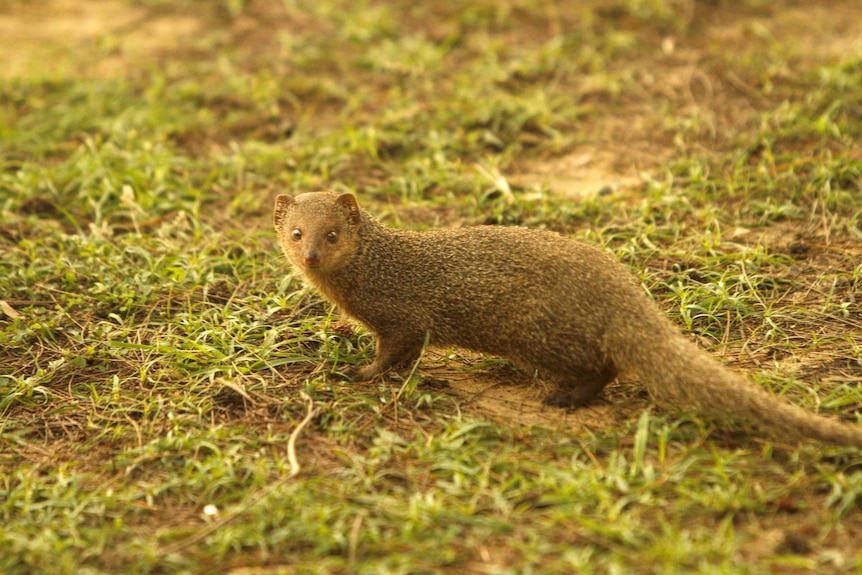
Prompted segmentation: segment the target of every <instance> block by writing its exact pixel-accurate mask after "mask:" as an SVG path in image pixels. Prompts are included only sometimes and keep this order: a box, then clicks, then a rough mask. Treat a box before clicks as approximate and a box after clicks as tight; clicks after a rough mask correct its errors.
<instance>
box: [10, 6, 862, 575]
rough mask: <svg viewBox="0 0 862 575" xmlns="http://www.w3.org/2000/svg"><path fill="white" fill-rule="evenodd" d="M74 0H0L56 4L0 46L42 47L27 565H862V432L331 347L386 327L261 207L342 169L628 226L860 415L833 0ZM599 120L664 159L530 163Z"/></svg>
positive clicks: (27, 428)
mask: <svg viewBox="0 0 862 575" xmlns="http://www.w3.org/2000/svg"><path fill="white" fill-rule="evenodd" d="M78 5H79V3H75V6H78ZM106 5H107V4H106ZM80 6H81V8H80V12H78V11H76V10H77V9H70V5H69V4H68V3H67V2H64V1H62V0H52V1H51V2H48V3H46V5H45V7H44V8H40V11H39V13H38V14H36V12H35V11H34V10H35V9H30V8H28V4H27V3H25V2H17V1H13V2H7V3H6V5H4V8H2V9H0V13H3V12H8V14H6V15H3V18H11V19H12V21H13V22H14V23H15V24H16V25H15V26H14V28H15V29H16V30H32V31H33V32H32V34H34V36H33V38H35V39H36V40H33V41H32V42H29V43H28V42H24V43H19V44H16V46H18V48H16V50H14V51H12V50H11V49H10V48H4V49H2V50H3V52H2V53H0V56H2V57H4V58H5V59H6V60H7V61H8V62H11V63H12V64H15V63H18V64H20V63H22V62H23V63H24V64H26V63H28V62H29V63H30V65H29V67H28V66H26V65H23V64H22V65H12V64H10V67H9V68H8V70H16V71H15V72H2V74H3V75H2V76H0V79H2V83H0V300H2V301H4V302H6V304H7V306H5V307H3V308H2V309H0V414H2V417H0V572H3V573H8V574H10V575H11V574H18V573H21V574H23V573H39V572H45V573H115V572H130V573H169V572H170V573H172V572H184V573H212V572H225V573H228V572H231V571H232V570H236V571H235V572H255V573H282V572H285V573H286V572H298V573H572V572H577V573H633V572H636V573H822V572H830V573H862V554H860V551H859V543H858V542H859V541H860V538H862V511H860V503H862V457H860V454H859V453H858V452H857V451H856V450H853V449H840V448H833V447H828V446H821V445H816V444H807V445H802V446H797V445H793V444H784V443H781V442H771V441H768V440H766V439H763V438H761V437H758V436H757V435H753V434H751V433H749V431H748V429H747V428H746V427H745V424H744V422H729V421H715V420H712V419H708V418H705V417H704V416H702V415H701V414H697V413H688V412H679V411H674V410H672V409H669V408H667V407H658V406H655V405H653V404H652V402H651V401H650V400H649V398H647V396H646V395H645V394H644V393H643V392H642V389H641V387H640V386H639V385H638V384H637V383H636V382H629V381H626V382H621V383H619V384H617V385H616V386H614V387H613V388H612V389H611V390H609V392H608V402H609V404H608V405H605V406H601V407H597V408H595V409H592V408H589V409H585V410H581V411H580V412H576V413H574V414H569V415H565V414H562V413H561V412H559V411H558V410H555V409H548V410H547V412H546V415H547V418H546V423H545V424H541V425H537V424H535V422H534V421H532V420H528V419H526V418H525V419H524V420H521V419H519V418H518V417H514V418H510V417H508V416H507V415H505V413H504V412H500V414H499V415H497V416H495V415H494V413H493V412H489V411H488V409H489V408H488V405H491V406H493V405H494V402H495V401H503V400H501V399H499V398H498V397H497V396H496V394H495V392H496V389H497V388H495V389H492V390H491V391H489V392H488V393H487V394H486V396H487V397H486V399H487V401H488V402H490V403H486V404H485V407H484V410H483V409H479V408H477V407H476V402H475V401H474V400H473V399H474V398H471V397H467V396H465V395H464V394H463V393H460V392H458V391H457V389H456V387H457V386H454V385H451V384H452V382H451V381H449V379H451V380H453V381H456V380H459V379H460V378H464V377H467V378H470V377H481V378H483V379H482V381H483V382H485V381H492V382H495V383H496V384H497V385H498V386H502V387H501V389H503V388H507V387H511V386H512V385H514V383H516V382H519V381H523V380H524V378H523V377H519V376H517V374H515V372H514V371H513V370H511V369H506V368H505V367H504V366H502V365H500V362H497V361H494V360H488V361H485V362H479V363H477V362H476V361H474V359H473V358H464V357H463V356H461V355H460V353H459V352H458V351H457V350H443V351H444V354H443V355H441V354H440V353H439V351H434V352H431V351H429V352H428V353H427V354H426V356H425V358H424V360H423V362H422V363H421V364H420V365H419V367H418V368H417V370H416V371H415V372H414V373H413V374H411V375H409V376H407V375H406V374H405V376H404V377H397V376H393V377H389V378H388V379H387V380H385V381H378V382H375V383H371V384H362V385H347V384H345V383H343V382H340V381H339V380H337V379H335V378H332V377H329V376H328V373H329V372H331V371H332V370H333V369H335V368H336V367H337V366H338V365H340V364H342V363H363V362H366V361H368V360H369V358H370V357H371V355H372V353H373V338H372V337H371V335H370V334H369V333H367V332H365V331H363V330H362V329H353V328H351V327H349V326H346V325H345V324H344V323H342V320H341V318H340V316H339V315H338V314H337V312H335V311H333V310H332V309H331V308H330V306H329V305H328V304H326V303H325V302H323V300H321V299H320V297H319V296H317V295H316V294H315V293H314V292H313V291H311V290H309V289H307V288H305V287H304V286H303V285H302V283H301V282H300V281H299V280H298V277H297V276H296V275H295V274H294V272H293V271H292V270H291V269H290V268H289V266H288V265H287V263H286V262H285V261H284V259H283V257H282V256H281V254H280V253H279V252H278V249H277V246H276V245H275V242H274V238H273V232H272V229H271V221H270V220H271V206H272V201H273V199H274V196H275V195H276V194H277V193H297V192H300V191H303V190H309V189H313V188H317V187H321V186H328V187H333V188H336V189H345V190H352V191H355V192H356V193H357V194H358V195H359V197H360V201H361V202H362V203H363V204H364V205H365V206H366V207H368V208H369V209H370V210H372V211H373V212H374V213H376V214H378V215H379V216H381V217H383V218H384V219H386V221H387V223H388V224H389V225H397V226H403V227H411V228H416V229H422V228H428V227H436V226H445V225H456V224H462V223H466V224H481V223H499V224H506V225H513V224H517V225H530V226H534V227H544V228H550V229H554V230H557V231H559V232H561V233H565V234H567V235H570V236H572V237H575V238H579V239H582V240H585V241H589V242H591V243H595V244H600V245H602V246H604V247H605V248H606V249H608V250H609V251H611V252H612V253H614V254H615V255H616V256H617V257H618V258H619V259H620V260H621V261H622V262H623V263H624V264H625V265H626V266H628V267H629V268H630V269H631V271H632V273H633V274H635V275H636V276H637V277H639V279H640V280H641V281H642V282H643V283H644V285H645V287H646V288H647V289H648V290H649V291H650V292H651V293H652V295H653V297H654V298H655V299H656V300H657V301H658V302H659V304H660V305H661V306H662V307H663V309H664V310H665V311H666V312H667V313H668V314H669V315H670V316H671V317H672V318H673V319H674V321H675V322H676V323H677V324H678V325H679V326H680V329H682V330H684V331H686V332H687V333H690V334H692V336H693V337H695V338H696V339H697V341H698V343H699V344H700V345H703V346H705V347H707V348H709V349H710V350H711V351H712V352H713V353H714V354H715V355H716V356H717V357H719V358H720V359H721V360H722V361H725V362H727V363H728V364H730V365H731V366H732V367H734V368H736V369H740V370H743V371H746V372H749V373H751V375H752V379H753V382H754V383H755V384H757V385H761V386H763V387H765V388H767V389H769V390H770V391H771V392H773V393H775V394H776V395H781V396H783V397H784V398H785V399H786V400H787V401H791V402H793V403H796V404H798V405H801V406H804V407H805V408H807V409H810V410H813V411H818V412H820V413H823V414H829V415H834V416H838V417H841V418H843V419H845V420H846V421H848V422H851V423H856V424H862V418H860V416H859V415H858V413H859V409H860V406H862V323H860V322H862V320H860V318H862V264H860V262H862V223H860V218H862V188H861V187H860V182H862V153H860V149H859V146H858V143H857V141H858V136H859V134H860V132H862V118H860V116H859V113H858V110H859V106H860V104H862V61H860V59H859V57H858V55H856V54H855V52H853V51H852V50H845V51H842V50H840V49H838V48H840V45H838V44H836V42H839V41H840V40H841V39H842V38H843V39H844V40H845V41H846V42H848V44H849V43H850V42H851V40H852V38H850V37H849V36H848V33H847V31H846V27H842V26H841V25H840V23H839V24H831V25H830V26H831V28H829V29H828V30H827V29H826V28H825V27H826V24H825V22H826V20H823V21H822V22H821V21H820V20H818V19H822V18H825V17H826V16H827V14H825V12H824V11H816V10H815V11H814V12H813V13H812V14H810V15H807V16H806V17H804V18H803V17H800V16H799V14H798V12H795V11H794V7H793V6H794V5H793V3H789V2H787V3H785V2H776V3H772V4H769V5H766V4H763V3H762V2H754V1H752V2H747V3H742V4H741V5H740V6H738V7H734V9H733V11H732V12H733V13H731V11H730V9H729V8H728V7H723V6H720V5H717V6H714V7H713V6H711V5H710V4H709V3H686V2H676V1H671V0H666V1H637V2H635V1H626V2H617V3H611V4H609V3H606V2H595V3H594V2H585V3H578V5H577V7H574V6H569V5H567V4H565V3H557V4H549V5H547V6H542V5H538V6H537V5H536V3H534V2H526V1H514V2H507V3H503V2H496V1H490V0H477V1H472V2H459V3H444V2H436V3H434V2H430V3H421V4H416V3H409V2H388V3H375V2H360V3H352V2H342V1H340V0H320V1H318V2H313V3H312V2H304V1H298V2H287V1H285V2H278V1H275V0H266V1H261V2H241V1H239V2H237V1H226V2H201V1H192V0H188V1H186V2H182V3H168V2H162V1H157V0H139V1H131V0H128V1H127V0H112V2H111V3H109V6H110V7H111V9H110V10H107V11H106V12H104V14H107V15H110V14H126V15H131V16H128V18H130V20H129V21H133V22H134V23H135V25H133V26H130V25H125V26H122V25H118V24H117V23H116V22H114V21H109V16H103V17H104V18H105V21H104V22H102V23H101V27H99V26H95V27H94V28H92V27H90V28H88V27H85V26H83V24H81V22H83V20H80V19H85V18H88V17H89V18H92V17H93V14H100V13H101V8H99V9H91V8H93V7H96V8H98V6H97V5H96V4H95V3H86V2H85V3H80ZM88 7H89V8H88ZM692 7H693V10H694V12H691V9H692ZM852 7H854V5H853V3H852V2H850V1H848V2H839V3H837V5H836V6H835V7H834V9H833V10H831V11H830V12H829V14H828V16H829V21H830V22H833V21H836V22H841V21H848V22H849V21H852V18H850V17H849V16H848V17H847V18H843V15H844V13H845V12H847V13H848V14H849V13H850V12H851V8H852ZM88 15H89V16H88ZM835 18H837V20H835ZM812 19H815V20H816V22H814V23H817V24H822V25H823V26H824V31H823V32H822V33H820V34H821V35H819V36H818V32H812V29H814V30H819V29H820V28H819V27H818V26H814V27H813V28H812V21H811V20H812ZM34 22H39V26H35V27H34V25H33V23H34ZM63 22H66V23H68V22H71V23H72V26H71V27H68V26H66V27H64V26H63ZM88 22H90V24H92V22H93V21H92V20H88ZM188 22H192V23H196V25H197V26H198V27H197V28H195V30H196V32H195V33H193V34H188V33H185V32H183V33H174V32H172V28H171V26H172V25H176V26H177V29H178V30H180V29H182V30H185V28H181V27H182V26H185V25H186V23H188ZM55 23H56V24H55ZM54 25H56V26H58V28H57V30H62V31H65V32H64V33H63V34H54V35H49V36H50V37H49V38H48V39H46V37H45V36H37V35H36V34H37V33H38V31H39V29H40V27H41V26H45V27H46V30H52V28H51V26H54ZM28 26H29V28H28ZM88 30H95V31H91V32H88ZM22 33H23V32H18V34H22ZM28 33H29V32H28ZM842 33H844V36H842ZM827 34H829V35H830V36H829V38H828V40H829V42H827V41H826V40H827V38H826V35H827ZM728 37H730V38H731V40H732V41H730V42H729V41H728V40H727V38H728ZM16 38H18V39H19V40H20V38H19V37H18V36H16ZM668 39H672V42H671V43H670V44H669V43H668V42H669V40H668ZM812 40H815V41H814V42H812ZM172 42H175V44H172ZM811 45H815V46H825V47H823V49H819V50H811V49H810V46H811ZM22 46H23V48H22ZM34 46H38V48H39V50H46V51H48V52H47V53H50V54H52V55H53V56H52V58H50V59H47V60H44V61H43V63H42V64H41V65H38V66H35V65H33V62H34V61H39V58H38V57H37V56H35V55H33V54H30V53H29V52H27V50H28V49H33V50H35V48H34ZM168 46H172V47H171V48H168ZM669 46H671V47H673V49H672V50H671V49H670V48H669ZM28 47H29V48H28ZM829 47H832V49H828V48H829ZM40 53H41V52H40ZM34 54H35V52H34ZM692 54H697V56H698V57H697V58H696V59H692V58H691V55H692ZM692 62H695V64H694V65H693V64H692ZM693 66H694V67H693ZM22 70H23V71H22ZM585 150H587V151H592V150H603V151H604V152H605V153H606V154H607V155H608V156H609V157H611V158H612V160H611V161H610V165H607V166H604V165H603V166H600V167H601V168H602V169H603V170H604V171H605V172H606V176H604V177H606V179H607V180H608V182H610V181H612V180H613V179H615V177H616V174H617V173H623V172H627V173H629V174H630V173H632V172H638V173H639V174H640V175H641V178H642V182H643V183H642V184H641V185H638V186H629V187H624V188H623V189H622V190H621V191H615V192H612V193H611V194H610V195H601V194H600V195H596V196H593V197H587V198H571V197H566V196H564V195H562V194H560V193H559V191H558V190H557V189H556V187H555V184H554V183H553V177H552V178H551V180H550V183H549V182H544V183H543V182H542V181H539V180H537V179H535V178H533V179H532V180H529V179H525V178H524V177H523V176H525V175H526V174H531V173H535V171H536V169H537V168H540V167H543V166H548V165H551V166H558V165H562V164H560V163H559V160H561V159H565V158H567V157H569V156H572V155H576V156H581V155H583V154H584V153H585ZM595 162H598V163H600V162H599V161H598V160H595ZM570 169H571V168H570ZM573 171H574V172H578V169H577V168H575V169H573ZM609 189H611V188H609ZM513 200H514V201H513ZM452 354H454V355H452ZM441 369H442V370H443V371H442V373H444V376H443V378H442V379H441V376H440V375H439V374H440V373H441V371H440V370H441ZM432 372H433V375H432ZM447 378H448V379H447ZM536 385H538V384H536ZM518 389H520V388H518ZM532 391H535V389H534V387H525V388H524V392H523V393H524V395H523V398H525V399H526V398H529V397H533V396H532V395H529V393H532ZM306 394H307V395H306ZM305 397H309V398H311V402H312V403H311V405H309V403H308V402H307V401H306V399H305ZM602 409H604V411H602ZM596 410H599V411H596ZM492 411H493V410H492ZM595 413H599V414H612V415H610V416H609V417H607V418H606V419H607V420H605V421H599V420H597V418H596V417H595V416H594V414H595ZM306 418H308V421H307V422H306V423H303V422H304V421H305V420H306ZM294 442H295V444H294ZM293 457H295V458H296V461H292V458H293ZM297 466H298V467H297ZM212 506H214V507H212ZM212 510H215V512H214V513H209V514H208V513H207V512H206V511H212ZM242 569H249V570H252V571H242Z"/></svg>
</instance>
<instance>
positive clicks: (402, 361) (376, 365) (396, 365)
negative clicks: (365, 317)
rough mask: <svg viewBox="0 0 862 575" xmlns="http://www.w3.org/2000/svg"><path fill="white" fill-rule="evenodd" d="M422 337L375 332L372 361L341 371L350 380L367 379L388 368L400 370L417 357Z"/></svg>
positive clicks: (422, 341)
mask: <svg viewBox="0 0 862 575" xmlns="http://www.w3.org/2000/svg"><path fill="white" fill-rule="evenodd" d="M423 344H424V339H421V338H420V339H414V338H410V337H405V336H403V335H401V336H388V337H387V336H383V335H381V334H379V333H378V334H377V348H376V352H375V355H374V361H372V362H371V363H369V364H368V365H366V366H364V367H352V368H350V369H347V370H344V371H343V372H342V373H343V374H344V375H345V376H346V377H348V378H349V379H351V380H352V381H368V380H370V379H374V378H375V377H377V376H379V375H382V374H384V373H386V372H387V371H389V370H390V369H395V370H400V369H404V368H406V367H408V366H409V365H410V364H411V363H413V362H414V361H416V360H417V359H419V355H420V354H421V353H422V345H423Z"/></svg>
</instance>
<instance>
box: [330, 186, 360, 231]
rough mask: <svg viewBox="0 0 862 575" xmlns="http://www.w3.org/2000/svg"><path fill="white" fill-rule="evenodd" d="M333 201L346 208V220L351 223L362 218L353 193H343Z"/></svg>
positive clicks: (356, 222)
mask: <svg viewBox="0 0 862 575" xmlns="http://www.w3.org/2000/svg"><path fill="white" fill-rule="evenodd" d="M335 203H336V204H339V205H341V206H342V207H344V208H346V209H347V213H348V214H349V215H348V220H349V221H350V223H351V224H353V225H356V224H358V223H359V221H360V220H361V219H362V214H360V212H359V204H357V203H356V197H355V196H354V195H353V194H348V193H343V194H341V195H340V196H338V197H337V198H335Z"/></svg>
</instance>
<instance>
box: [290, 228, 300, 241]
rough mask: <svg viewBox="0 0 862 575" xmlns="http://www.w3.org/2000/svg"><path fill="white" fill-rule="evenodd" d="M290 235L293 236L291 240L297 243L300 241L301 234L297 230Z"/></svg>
mask: <svg viewBox="0 0 862 575" xmlns="http://www.w3.org/2000/svg"><path fill="white" fill-rule="evenodd" d="M291 235H292V236H293V239H294V240H296V241H297V242H298V241H299V240H301V239H302V232H301V231H299V230H293V233H292V234H291Z"/></svg>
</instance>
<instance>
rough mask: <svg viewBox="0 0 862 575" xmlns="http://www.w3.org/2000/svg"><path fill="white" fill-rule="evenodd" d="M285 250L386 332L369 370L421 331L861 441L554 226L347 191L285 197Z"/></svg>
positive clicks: (773, 425)
mask: <svg viewBox="0 0 862 575" xmlns="http://www.w3.org/2000/svg"><path fill="white" fill-rule="evenodd" d="M274 219H275V228H276V231H277V234H278V239H279V242H280V244H281V247H282V249H283V250H284V253H285V255H286V256H287V258H288V260H290V262H291V263H292V264H293V265H294V266H295V267H296V268H297V269H298V270H299V271H300V272H301V273H302V275H303V276H304V277H305V279H306V280H307V281H308V282H309V283H310V284H311V285H313V286H314V287H316V288H317V289H319V290H320V291H321V292H322V293H323V295H324V296H325V297H326V298H327V299H329V300H330V301H332V302H333V303H335V304H336V305H337V306H338V307H339V308H340V309H341V310H342V311H343V312H344V313H346V314H347V315H349V316H352V317H353V318H355V319H357V320H359V321H360V322H362V323H363V324H365V325H366V326H367V327H369V328H370V329H371V330H373V331H374V332H375V334H376V335H377V353H376V357H375V359H374V361H373V362H372V363H371V364H369V365H368V366H365V367H362V368H358V369H357V368H354V369H352V370H350V371H348V372H347V373H346V375H347V376H348V377H351V378H352V379H354V380H359V381H364V380H368V379H371V378H374V377H375V376H377V375H380V374H382V373H384V372H385V371H387V370H389V369H393V368H396V369H397V368H403V367H406V366H407V365H409V364H410V363H411V362H413V361H415V360H417V359H418V357H419V356H420V353H421V351H422V347H423V345H424V344H425V342H426V341H428V342H429V343H431V344H454V345H457V346H461V347H464V348H467V349H471V350H474V351H478V352H482V353H488V354H493V355H498V356H502V357H505V358H508V359H510V360H512V361H513V362H514V363H515V364H516V365H519V366H522V367H526V368H529V369H532V370H538V371H539V372H540V373H541V374H542V375H543V376H546V377H548V378H549V379H551V380H552V381H555V382H556V383H557V384H559V391H557V392H556V393H554V394H552V395H551V396H550V397H549V398H548V399H547V400H546V401H547V402H548V403H551V404H555V405H562V404H567V405H577V404H582V403H584V402H586V401H588V400H589V399H591V398H592V397H593V396H595V395H596V394H597V393H598V392H599V391H600V390H601V389H602V388H603V387H604V386H605V385H607V384H608V383H610V382H611V381H612V380H613V379H614V378H615V377H617V375H621V374H635V375H637V376H638V378H639V379H640V380H641V381H642V382H643V383H644V384H645V385H646V386H647V387H648V389H649V390H650V392H651V393H652V394H653V395H654V396H655V397H657V398H658V399H660V400H661V399H669V400H671V401H676V402H681V403H683V404H685V405H689V406H692V407H695V408H699V409H703V410H706V411H708V412H712V413H716V412H718V413H723V414H725V415H731V416H738V417H742V418H744V419H745V420H747V421H748V422H750V423H753V424H755V425H756V426H758V427H759V428H761V429H763V430H764V431H766V432H767V433H769V434H771V435H773V436H774V437H776V438H780V439H792V440H800V439H803V438H813V439H818V440H821V441H824V442H829V443H835V444H840V445H850V446H856V447H862V430H860V429H858V428H855V427H854V426H852V425H849V424H845V423H840V422H837V421H834V420H832V419H827V418H825V417H821V416H818V415H814V414H812V413H809V412H807V411H805V410H804V409H801V408H799V407H796V406H793V405H790V404H788V403H786V402H783V401H781V400H778V399H776V398H775V397H773V396H771V395H769V394H768V393H767V392H765V391H763V390H761V389H760V388H758V387H756V386H754V385H753V384H751V383H750V382H748V381H747V380H746V379H745V378H744V377H743V376H741V375H738V374H736V373H734V372H733V371H731V370H729V369H728V368H726V367H724V366H722V365H721V364H720V363H719V362H718V361H716V360H715V359H713V358H712V357H710V356H709V354H707V353H706V352H705V351H702V350H700V349H699V348H698V347H697V346H695V345H694V344H693V343H691V342H689V341H688V340H687V339H686V338H685V336H683V334H682V333H681V332H680V331H679V330H678V329H677V328H676V327H675V326H674V325H673V324H672V323H671V322H670V320H668V319H667V318H666V317H665V316H664V314H663V313H662V312H661V310H660V309H659V308H658V306H657V305H656V304H655V302H654V301H653V300H652V299H651V298H650V297H649V296H648V295H647V294H646V292H645V291H644V290H643V289H642V288H641V286H640V285H639V284H638V283H637V282H636V281H635V280H634V278H633V277H632V275H631V274H630V273H628V272H627V271H626V270H625V268H624V267H623V266H622V265H621V264H620V263H619V262H617V261H616V260H615V259H613V258H612V257H611V256H610V255H608V254H606V253H605V252H603V251H601V250H600V249H598V248H596V247H593V246H590V245H588V244H585V243H581V242H577V241H574V240H571V239H568V238H565V237H563V236H561V235H559V234H557V233H554V232H550V231H542V230H534V229H527V228H518V227H506V226H477V227H469V228H463V229H445V230H429V231H424V232H416V231H405V230H398V229H393V228H388V227H386V226H384V225H383V224H382V223H380V222H379V221H378V220H376V219H375V218H374V217H373V216H372V215H370V214H369V213H368V212H366V211H365V210H362V209H360V208H359V205H358V204H357V201H356V198H355V197H354V196H353V195H352V194H349V193H343V194H337V193H333V192H311V193H304V194H300V195H298V196H296V197H291V196H289V195H280V196H278V198H277V199H276V203H275V214H274Z"/></svg>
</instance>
